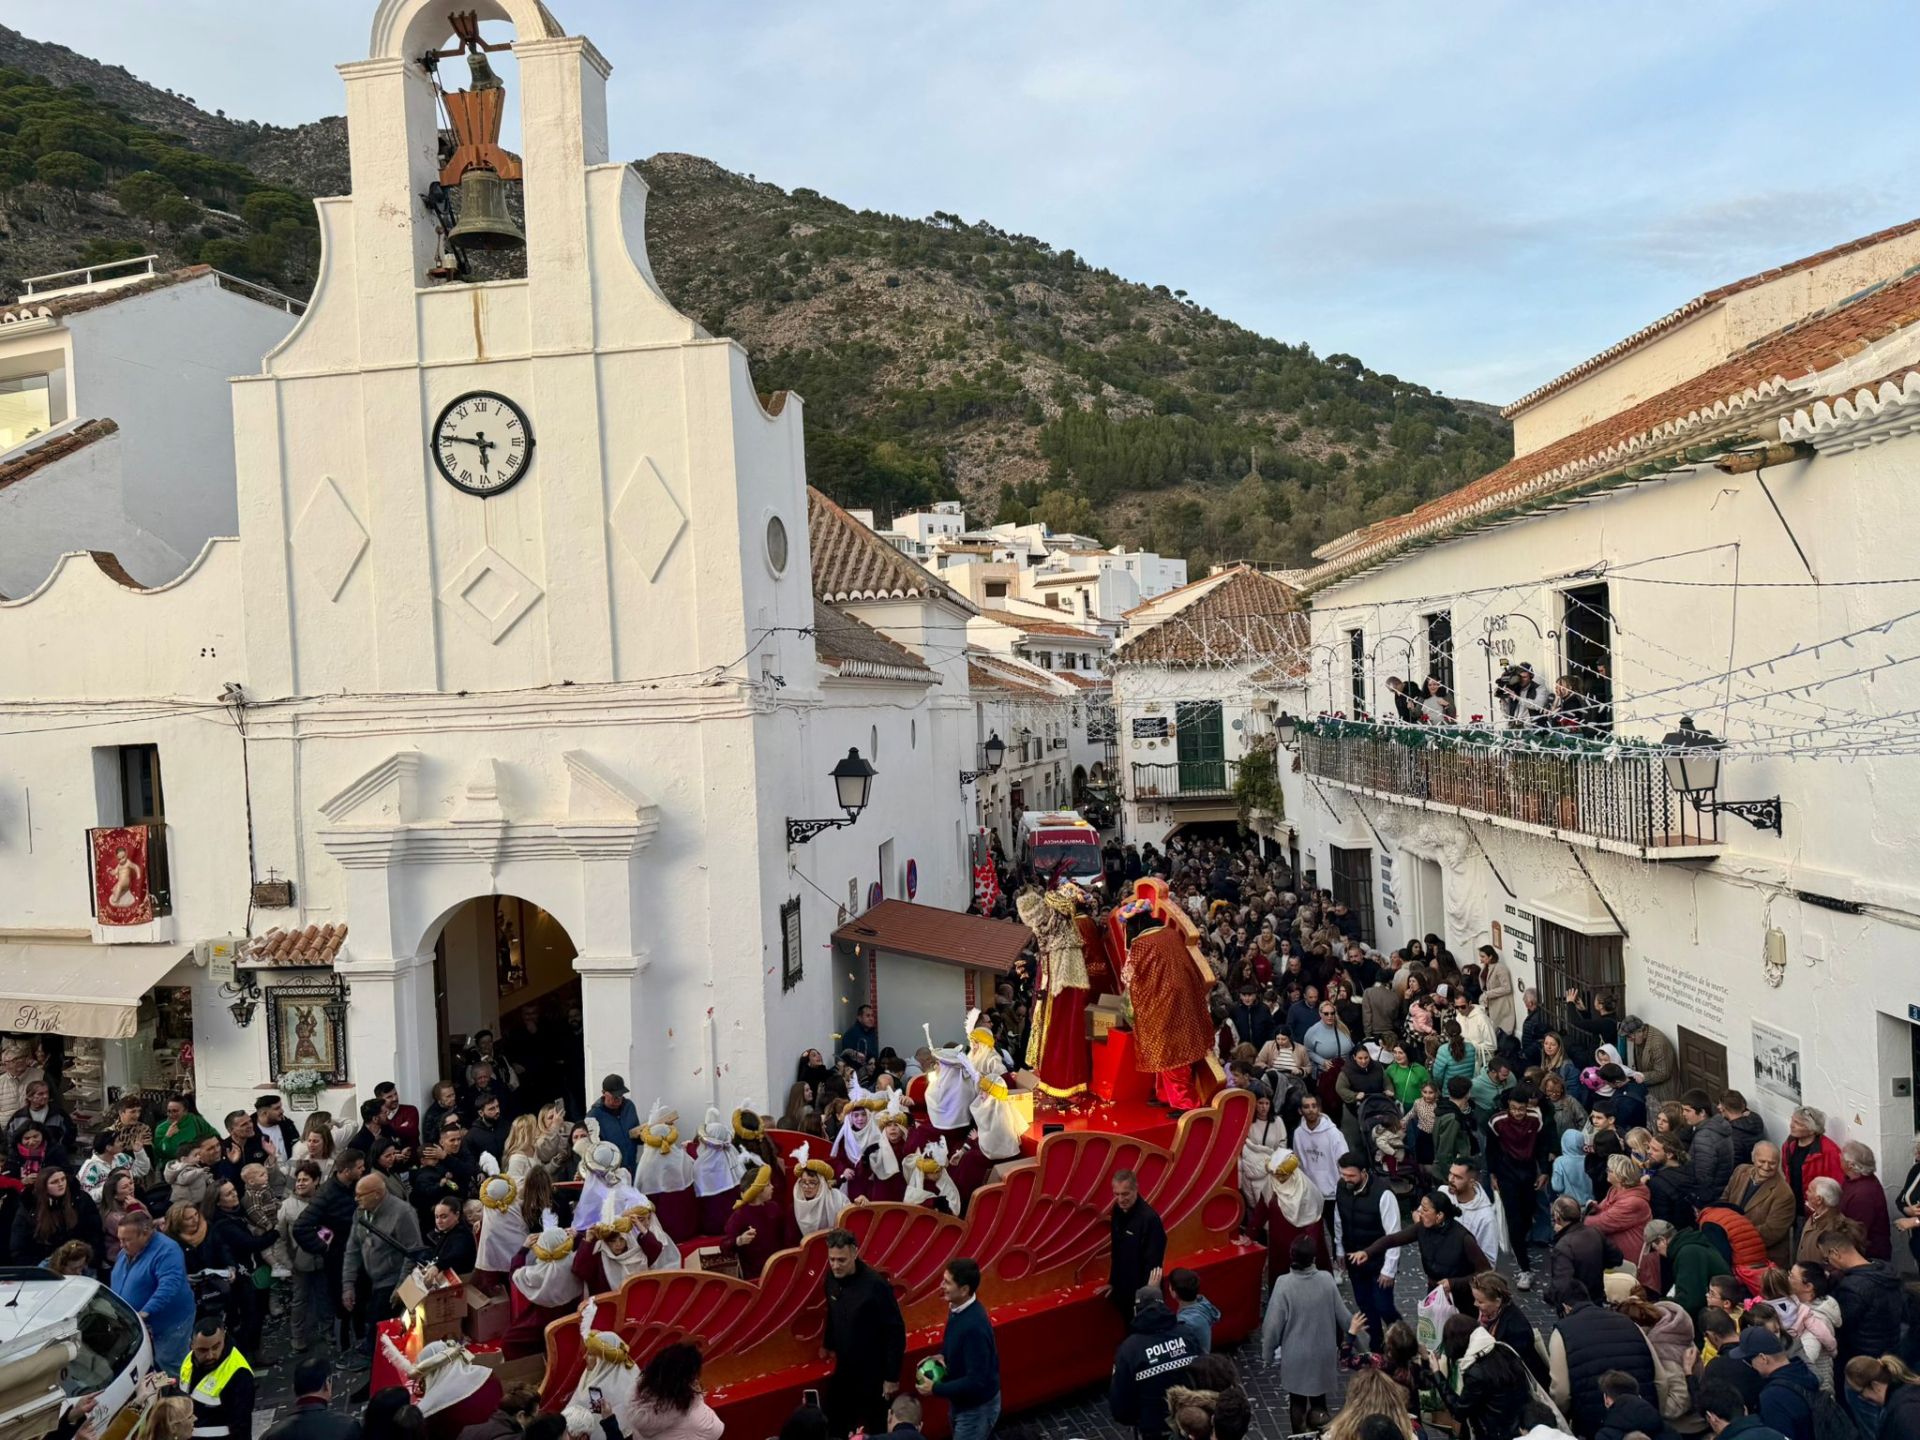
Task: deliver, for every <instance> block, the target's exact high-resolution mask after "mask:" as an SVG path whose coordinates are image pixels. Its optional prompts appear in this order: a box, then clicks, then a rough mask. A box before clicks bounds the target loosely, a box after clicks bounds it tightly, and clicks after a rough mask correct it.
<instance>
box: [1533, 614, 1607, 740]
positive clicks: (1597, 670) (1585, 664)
mask: <svg viewBox="0 0 1920 1440" xmlns="http://www.w3.org/2000/svg"><path fill="white" fill-rule="evenodd" d="M1560 598H1561V604H1562V607H1563V608H1562V612H1561V630H1560V634H1561V640H1560V644H1561V647H1562V649H1563V651H1564V653H1565V660H1566V675H1567V678H1568V679H1570V680H1571V681H1572V682H1573V688H1574V689H1575V690H1577V691H1578V692H1579V693H1580V694H1582V695H1585V696H1586V697H1588V699H1589V700H1590V701H1591V702H1592V708H1591V710H1590V712H1589V713H1590V714H1591V715H1592V723H1593V724H1594V725H1596V726H1600V727H1606V728H1610V727H1611V726H1612V724H1613V632H1612V621H1613V607H1612V605H1611V604H1610V603H1609V599H1608V594H1607V587H1606V586H1605V585H1582V586H1580V587H1578V588H1577V589H1573V590H1567V591H1564V592H1562V594H1561V597H1560ZM1543 678H1547V677H1543ZM1551 678H1553V679H1558V678H1559V677H1558V676H1554V677H1551Z"/></svg>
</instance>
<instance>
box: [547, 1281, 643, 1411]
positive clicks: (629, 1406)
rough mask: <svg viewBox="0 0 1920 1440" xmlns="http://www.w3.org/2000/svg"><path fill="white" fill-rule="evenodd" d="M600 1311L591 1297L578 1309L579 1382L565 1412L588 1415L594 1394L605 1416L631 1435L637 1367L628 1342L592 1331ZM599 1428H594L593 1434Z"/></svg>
mask: <svg viewBox="0 0 1920 1440" xmlns="http://www.w3.org/2000/svg"><path fill="white" fill-rule="evenodd" d="M599 1309H600V1307H599V1306H598V1305H596V1304H594V1302H593V1298H592V1297H591V1296H589V1297H588V1299H587V1303H586V1304H584V1305H582V1306H581V1307H580V1359H581V1364H580V1380H579V1383H578V1384H576V1385H575V1386H574V1387H573V1394H572V1395H571V1396H570V1397H569V1398H568V1400H567V1403H566V1406H565V1407H564V1408H566V1409H575V1408H578V1409H579V1410H582V1411H585V1412H587V1413H589V1414H591V1413H592V1409H593V1392H594V1391H596V1390H597V1391H599V1392H600V1399H601V1401H602V1402H603V1403H604V1404H605V1406H606V1411H605V1413H606V1414H608V1415H611V1416H612V1417H613V1418H614V1419H615V1420H616V1421H618V1422H619V1424H620V1426H621V1428H622V1429H623V1430H624V1431H625V1433H627V1434H629V1435H631V1434H633V1433H634V1430H633V1427H632V1419H633V1411H634V1406H635V1404H636V1402H637V1401H638V1400H639V1398H640V1367H639V1366H638V1365H636V1364H634V1363H633V1356H632V1355H631V1354H630V1353H629V1352H628V1350H627V1342H626V1341H624V1340H622V1339H621V1338H620V1336H619V1334H618V1333H617V1332H615V1331H612V1330H596V1329H594V1328H593V1320H594V1316H595V1315H596V1314H597V1313H598V1312H599ZM599 1428H600V1427H599V1426H598V1425H597V1424H596V1425H595V1426H594V1431H595V1432H597V1431H598V1430H599Z"/></svg>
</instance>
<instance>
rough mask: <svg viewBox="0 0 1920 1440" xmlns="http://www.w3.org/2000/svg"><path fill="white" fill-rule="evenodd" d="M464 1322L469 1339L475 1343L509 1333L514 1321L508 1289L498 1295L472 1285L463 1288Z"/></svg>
mask: <svg viewBox="0 0 1920 1440" xmlns="http://www.w3.org/2000/svg"><path fill="white" fill-rule="evenodd" d="M460 1293H461V1298H462V1302H463V1311H464V1323H465V1326H466V1333H467V1339H469V1340H472V1341H474V1342H475V1343H482V1342H486V1341H492V1340H498V1339H499V1338H500V1337H501V1336H502V1335H504V1334H506V1333H507V1326H508V1325H509V1324H510V1323H512V1316H511V1313H510V1312H511V1310H512V1308H513V1307H512V1306H511V1305H510V1304H509V1303H508V1301H507V1293H506V1291H504V1290H503V1291H501V1292H500V1293H499V1294H498V1295H489V1294H487V1293H486V1292H485V1291H483V1290H478V1289H476V1288H475V1287H473V1286H472V1285H468V1286H466V1287H464V1288H463V1289H462V1291H461V1292H460Z"/></svg>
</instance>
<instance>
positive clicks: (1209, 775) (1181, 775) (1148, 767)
mask: <svg viewBox="0 0 1920 1440" xmlns="http://www.w3.org/2000/svg"><path fill="white" fill-rule="evenodd" d="M1239 768H1240V762H1239V761H1238V760H1169V761H1163V762H1161V763H1159V764H1143V763H1141V762H1139V761H1135V762H1134V766H1133V794H1132V795H1131V796H1130V797H1129V798H1131V799H1134V800H1222V799H1225V798H1227V797H1228V796H1230V795H1232V794H1233V780H1234V775H1235V772H1237V771H1238V770H1239Z"/></svg>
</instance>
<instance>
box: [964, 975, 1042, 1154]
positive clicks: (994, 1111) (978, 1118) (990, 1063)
mask: <svg viewBox="0 0 1920 1440" xmlns="http://www.w3.org/2000/svg"><path fill="white" fill-rule="evenodd" d="M967 1043H968V1044H969V1045H970V1046H971V1047H972V1048H971V1049H970V1051H969V1052H968V1055H967V1059H968V1060H969V1061H970V1062H971V1063H972V1065H973V1072H974V1075H975V1076H976V1077H977V1078H976V1085H977V1087H978V1088H977V1089H976V1090H975V1092H974V1097H973V1104H972V1105H970V1106H969V1107H968V1111H967V1113H968V1114H969V1115H970V1116H971V1117H972V1119H973V1134H972V1136H971V1137H970V1140H962V1141H961V1142H960V1143H961V1144H963V1145H964V1144H968V1143H971V1144H972V1145H973V1146H974V1147H975V1148H976V1149H978V1150H979V1151H980V1153H981V1154H982V1155H983V1156H984V1157H985V1158H986V1159H987V1160H988V1161H989V1162H992V1163H996V1164H997V1163H998V1162H1000V1161H1002V1160H1012V1159H1015V1158H1017V1157H1018V1156H1019V1154H1020V1135H1021V1132H1022V1131H1023V1130H1025V1129H1026V1127H1025V1126H1024V1125H1023V1124H1022V1123H1021V1120H1020V1111H1019V1110H1018V1109H1017V1108H1015V1106H1014V1103H1013V1097H1012V1094H1011V1093H1010V1092H1009V1091H1008V1089H1007V1066H1006V1062H1005V1061H1004V1060H1002V1059H1001V1058H1000V1052H999V1051H998V1050H996V1049H994V1046H993V1031H991V1030H989V1029H987V1028H986V1027H985V1026H984V1025H982V1024H981V1023H980V1012H979V1011H978V1010H971V1011H968V1012H967Z"/></svg>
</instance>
